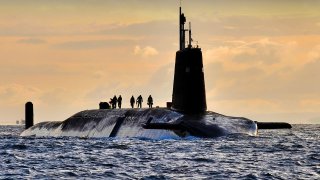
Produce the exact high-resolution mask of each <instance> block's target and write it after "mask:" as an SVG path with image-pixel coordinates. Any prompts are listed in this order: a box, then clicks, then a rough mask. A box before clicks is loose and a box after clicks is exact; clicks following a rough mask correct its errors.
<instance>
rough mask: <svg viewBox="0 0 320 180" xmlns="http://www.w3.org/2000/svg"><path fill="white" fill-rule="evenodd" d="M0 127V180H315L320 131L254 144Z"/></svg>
mask: <svg viewBox="0 0 320 180" xmlns="http://www.w3.org/2000/svg"><path fill="white" fill-rule="evenodd" d="M22 130H23V129H22V128H21V127H19V126H0V179H4V178H9V179H19V178H23V179H30V178H32V179H39V178H41V179H43V178H45V179H52V178H53V179H56V178H59V179H141V178H142V179H320V155H319V152H320V141H319V140H320V125H294V127H293V129H291V130H261V131H259V135H258V136H256V137H252V136H246V135H230V136H226V137H219V138H216V139H200V138H188V139H162V140H150V139H139V138H132V139H126V138H122V139H114V138H113V139H112V138H89V139H82V138H68V137H64V138H38V137H37V138H36V137H19V134H20V133H21V132H22Z"/></svg>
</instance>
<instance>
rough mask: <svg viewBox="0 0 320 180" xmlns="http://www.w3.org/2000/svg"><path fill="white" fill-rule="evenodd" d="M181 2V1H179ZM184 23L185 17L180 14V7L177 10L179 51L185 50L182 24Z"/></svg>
mask: <svg viewBox="0 0 320 180" xmlns="http://www.w3.org/2000/svg"><path fill="white" fill-rule="evenodd" d="M180 2H181V1H180ZM185 22H186V17H185V16H184V14H183V13H181V6H180V8H179V44H180V50H183V49H185V31H186V30H185V29H184V23H185Z"/></svg>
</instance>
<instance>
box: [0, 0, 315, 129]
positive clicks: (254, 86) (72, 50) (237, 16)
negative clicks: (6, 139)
mask: <svg viewBox="0 0 320 180" xmlns="http://www.w3.org/2000/svg"><path fill="white" fill-rule="evenodd" d="M319 7H320V0H281V1H279V0H259V1H255V0H237V1H234V0H184V1H182V8H183V11H184V13H185V15H186V17H187V21H191V22H192V32H193V39H194V44H196V41H197V42H198V45H199V46H200V47H201V48H202V52H203V61H204V72H205V79H206V92H207V104H208V110H210V111H215V112H218V113H222V114H225V115H231V116H243V117H247V118H249V119H252V120H256V121H286V122H289V123H320V11H319ZM178 8H179V1H175V0H161V1H156V0H121V1H119V0H55V1H52V0H1V1H0V124H15V122H16V120H21V119H24V104H25V103H26V102H27V101H32V102H33V104H34V109H35V122H36V123H37V122H42V121H60V120H65V119H67V118H68V117H70V116H71V115H73V114H75V113H76V112H78V111H81V110H84V109H95V108H98V104H99V102H100V101H109V98H111V97H112V96H114V95H119V94H121V95H122V97H123V101H124V102H123V103H124V104H123V106H124V107H129V98H130V97H131V95H134V96H135V97H137V96H138V95H139V94H141V95H142V96H143V97H144V99H145V100H146V99H147V96H148V95H149V94H151V95H152V96H153V98H154V101H155V105H156V106H165V103H166V102H167V101H171V96H172V85H173V69H174V60H175V52H176V51H177V50H178V13H179V12H178ZM144 107H146V103H144Z"/></svg>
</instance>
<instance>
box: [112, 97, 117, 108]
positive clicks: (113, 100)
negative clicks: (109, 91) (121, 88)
mask: <svg viewBox="0 0 320 180" xmlns="http://www.w3.org/2000/svg"><path fill="white" fill-rule="evenodd" d="M111 104H112V109H115V108H116V107H117V96H116V95H114V96H113V98H112V99H111Z"/></svg>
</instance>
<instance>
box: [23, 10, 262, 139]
mask: <svg viewBox="0 0 320 180" xmlns="http://www.w3.org/2000/svg"><path fill="white" fill-rule="evenodd" d="M185 22H186V18H185V16H184V14H183V13H181V7H180V11H179V34H180V37H179V47H180V49H179V50H178V51H177V52H176V61H175V73H174V82H173V93H172V107H171V109H167V108H150V109H99V110H86V111H81V112H79V113H76V114H75V115H73V116H71V117H70V118H68V119H66V120H65V121H61V122H42V123H38V124H36V125H35V126H32V127H30V128H29V129H27V130H25V131H24V132H23V133H22V134H21V135H22V136H31V135H35V136H78V137H145V138H157V139H159V138H160V139H161V138H167V137H169V138H170V137H187V136H196V137H218V136H223V135H228V134H233V133H243V134H249V135H256V134H257V124H256V123H255V122H254V121H252V120H249V119H246V118H242V117H230V116H225V115H222V114H218V113H215V112H210V111H207V103H206V92H205V81H204V72H203V60H202V52H201V49H200V48H199V47H198V46H196V47H193V46H192V38H191V23H189V29H185V27H184V25H185ZM186 32H189V41H188V45H187V46H186V43H185V33H186Z"/></svg>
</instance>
